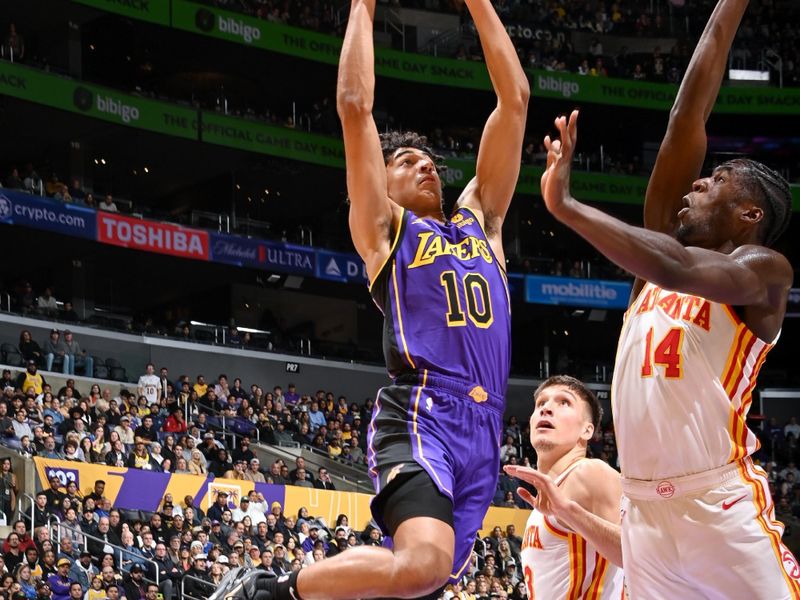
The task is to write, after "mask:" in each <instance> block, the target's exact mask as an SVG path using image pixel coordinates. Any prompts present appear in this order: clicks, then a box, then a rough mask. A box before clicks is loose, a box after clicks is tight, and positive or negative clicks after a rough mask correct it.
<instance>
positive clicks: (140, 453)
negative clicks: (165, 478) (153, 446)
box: [126, 440, 161, 471]
mask: <svg viewBox="0 0 800 600" xmlns="http://www.w3.org/2000/svg"><path fill="white" fill-rule="evenodd" d="M126 466H127V467H130V468H134V469H144V470H145V471H160V470H161V467H160V466H159V464H158V463H157V462H156V461H154V460H153V457H152V456H150V452H149V451H148V449H147V446H146V445H145V443H144V441H143V440H136V443H135V444H134V446H133V452H131V453H130V454H129V455H128V461H127V462H126Z"/></svg>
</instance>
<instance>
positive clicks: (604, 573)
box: [505, 375, 623, 600]
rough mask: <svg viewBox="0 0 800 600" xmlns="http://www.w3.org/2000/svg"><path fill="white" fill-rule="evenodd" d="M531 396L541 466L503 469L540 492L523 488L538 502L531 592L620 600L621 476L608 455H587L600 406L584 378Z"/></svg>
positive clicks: (528, 534)
mask: <svg viewBox="0 0 800 600" xmlns="http://www.w3.org/2000/svg"><path fill="white" fill-rule="evenodd" d="M533 398H534V411H533V414H532V415H531V420H530V422H531V444H532V445H533V447H534V448H535V449H536V454H537V470H534V469H528V468H526V467H517V466H511V465H509V466H507V467H505V469H506V471H507V472H508V473H509V474H510V475H513V476H515V477H518V478H520V479H522V480H524V481H527V482H528V483H532V484H533V485H535V486H536V489H537V490H538V496H537V497H536V498H533V497H532V496H531V494H530V493H529V492H528V491H527V490H525V489H523V488H520V489H519V490H518V493H519V494H520V496H522V498H523V499H524V500H525V501H526V502H528V503H529V504H530V505H531V506H533V511H532V512H531V516H530V517H529V518H528V524H527V526H526V527H525V535H524V537H523V538H522V565H523V572H524V575H525V584H526V586H527V588H528V597H529V598H544V599H545V600H562V599H563V600H570V599H571V598H592V599H596V600H606V599H608V600H619V598H621V597H622V586H623V581H622V579H623V578H622V569H621V568H620V567H621V566H622V549H621V546H620V526H619V503H620V498H621V496H622V488H621V487H620V477H619V473H617V472H616V471H615V470H614V469H612V468H611V467H609V466H608V465H607V464H606V463H604V462H603V461H601V460H596V459H589V458H586V448H587V445H588V443H589V440H591V439H592V435H593V434H594V431H595V429H597V427H598V426H599V425H600V418H601V416H602V411H601V409H600V404H599V402H598V401H597V398H596V397H595V395H594V394H593V393H592V391H591V390H590V389H588V388H587V387H586V386H585V385H584V384H583V383H582V382H580V381H578V380H577V379H575V378H574V377H569V376H566V375H557V376H555V377H551V378H550V379H548V380H547V381H545V382H544V383H542V384H541V385H540V386H539V388H538V389H537V390H536V392H535V393H534V395H533Z"/></svg>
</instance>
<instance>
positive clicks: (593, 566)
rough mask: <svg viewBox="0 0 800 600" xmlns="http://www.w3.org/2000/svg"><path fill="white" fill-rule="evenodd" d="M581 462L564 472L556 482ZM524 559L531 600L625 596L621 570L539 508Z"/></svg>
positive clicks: (534, 513) (532, 520) (527, 532)
mask: <svg viewBox="0 0 800 600" xmlns="http://www.w3.org/2000/svg"><path fill="white" fill-rule="evenodd" d="M579 464H580V462H578V463H574V464H573V465H572V466H570V467H568V468H567V469H566V470H565V471H564V472H563V473H561V475H559V476H558V478H557V479H556V485H560V484H561V483H562V482H563V481H564V479H565V478H566V476H567V475H568V474H569V473H570V472H571V471H572V470H573V469H574V468H575V467H576V466H578V465H579ZM521 558H522V567H523V573H524V575H525V585H526V586H527V588H528V598H529V600H533V599H536V600H573V599H575V600H577V599H581V598H586V599H591V600H619V599H620V598H624V596H623V591H624V590H623V585H624V583H623V573H622V569H620V568H619V567H617V566H616V565H613V564H611V563H610V562H609V561H608V560H607V559H606V558H604V557H603V556H601V555H600V554H599V553H598V552H597V550H595V548H594V547H593V546H592V545H591V544H589V543H587V541H586V540H585V539H583V538H582V537H581V536H579V535H578V534H577V533H575V532H573V531H570V530H568V529H567V528H565V527H564V526H563V525H561V524H560V523H559V522H558V521H557V520H556V519H554V518H552V517H546V516H545V515H543V514H542V513H540V512H539V511H538V510H536V509H534V510H533V511H532V512H531V516H530V517H528V523H527V525H526V526H525V535H524V537H523V538H522V552H521Z"/></svg>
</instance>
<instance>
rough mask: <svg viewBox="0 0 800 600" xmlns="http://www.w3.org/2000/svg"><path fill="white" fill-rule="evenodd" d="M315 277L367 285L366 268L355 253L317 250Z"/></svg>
mask: <svg viewBox="0 0 800 600" xmlns="http://www.w3.org/2000/svg"><path fill="white" fill-rule="evenodd" d="M317 277H318V278H319V279H330V280H331V281H340V282H342V283H359V284H363V285H369V278H368V277H367V268H366V266H364V261H362V260H361V258H359V257H358V255H356V254H346V253H344V252H331V251H330V250H317Z"/></svg>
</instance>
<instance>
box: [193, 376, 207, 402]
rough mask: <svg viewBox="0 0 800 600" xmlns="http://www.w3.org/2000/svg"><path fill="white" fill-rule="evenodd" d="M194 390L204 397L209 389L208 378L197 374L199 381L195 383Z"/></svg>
mask: <svg viewBox="0 0 800 600" xmlns="http://www.w3.org/2000/svg"><path fill="white" fill-rule="evenodd" d="M193 387H194V391H195V392H197V395H198V396H199V397H200V398H202V397H203V396H205V395H206V392H207V391H208V384H207V383H206V378H205V377H203V376H202V375H198V376H197V383H195V384H194V386H193Z"/></svg>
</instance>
